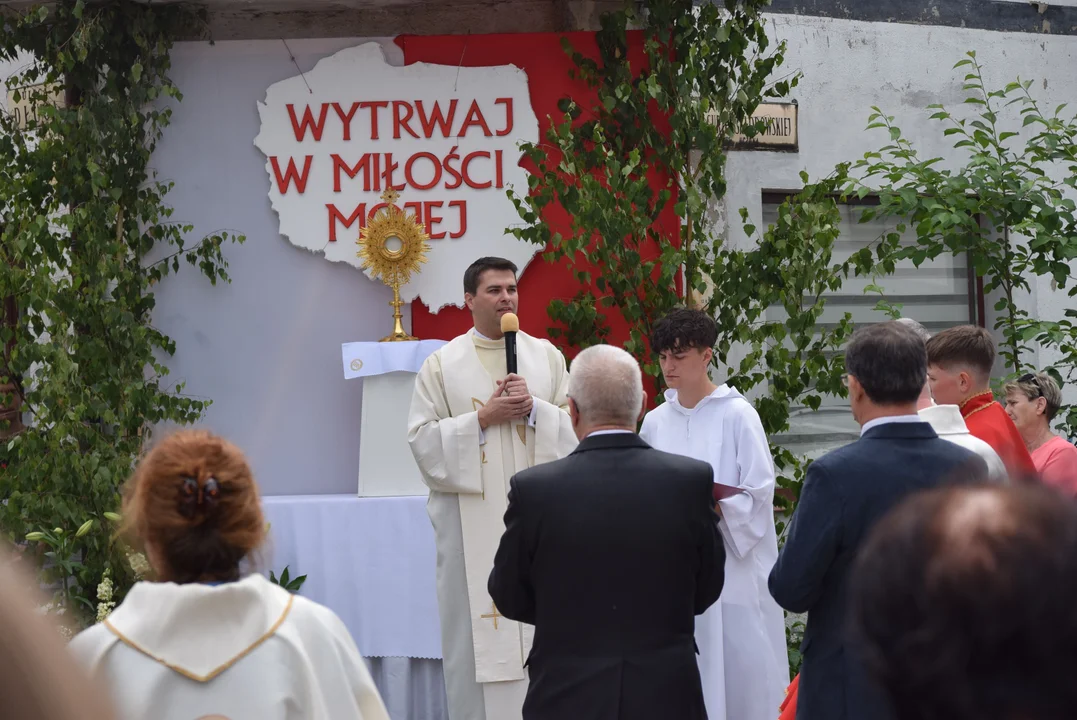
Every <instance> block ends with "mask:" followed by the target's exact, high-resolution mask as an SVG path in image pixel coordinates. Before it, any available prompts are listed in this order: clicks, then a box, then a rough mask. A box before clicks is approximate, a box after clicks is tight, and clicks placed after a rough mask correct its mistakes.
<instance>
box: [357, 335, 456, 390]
mask: <svg viewBox="0 0 1077 720" xmlns="http://www.w3.org/2000/svg"><path fill="white" fill-rule="evenodd" d="M444 344H445V341H444V340H413V341H410V342H350V343H344V344H342V345H341V346H340V352H341V359H342V360H343V361H344V379H345V380H351V379H352V378H358V377H370V376H372V375H384V374H385V373H391V372H410V373H417V372H419V370H420V369H421V368H422V366H423V361H424V360H426V358H428V357H430V356H431V355H433V354H434V351H436V350H437V349H438V348H440V347H441V346H442V345H444Z"/></svg>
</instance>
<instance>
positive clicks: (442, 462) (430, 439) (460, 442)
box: [408, 353, 483, 494]
mask: <svg viewBox="0 0 1077 720" xmlns="http://www.w3.org/2000/svg"><path fill="white" fill-rule="evenodd" d="M482 443H483V438H482V431H481V428H480V427H479V413H478V412H477V411H472V412H468V413H464V414H463V415H460V416H459V417H452V414H451V412H450V410H449V400H448V398H447V397H446V395H445V385H444V377H443V376H442V372H441V354H440V353H434V354H433V355H431V356H430V357H428V358H427V359H426V362H424V363H423V367H422V369H421V370H419V374H418V375H417V376H416V378H415V393H414V394H413V395H412V398H411V411H410V413H409V414H408V445H410V446H411V452H412V455H414V456H415V463H416V464H417V465H418V466H419V472H420V474H421V475H422V478H423V482H424V483H426V485H427V486H428V487H429V488H430V489H431V490H437V491H438V492H449V493H472V494H478V493H481V492H482V467H481V466H482V447H481V445H482Z"/></svg>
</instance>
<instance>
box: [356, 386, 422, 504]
mask: <svg viewBox="0 0 1077 720" xmlns="http://www.w3.org/2000/svg"><path fill="white" fill-rule="evenodd" d="M362 382H363V414H362V425H361V426H360V431H359V496H360V497H388V496H401V495H426V494H427V492H428V490H427V487H426V485H424V484H423V481H422V477H421V476H420V474H419V468H418V466H417V465H416V464H415V458H414V457H413V456H412V454H411V448H410V447H408V410H409V409H410V408H411V395H412V392H413V390H414V389H415V373H413V372H390V373H385V374H383V375H371V376H367V377H364V378H363V380H362Z"/></svg>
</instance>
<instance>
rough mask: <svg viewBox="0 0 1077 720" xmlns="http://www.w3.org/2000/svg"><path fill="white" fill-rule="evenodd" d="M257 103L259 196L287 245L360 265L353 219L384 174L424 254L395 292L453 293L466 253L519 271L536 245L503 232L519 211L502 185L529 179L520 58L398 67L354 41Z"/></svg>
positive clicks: (452, 297)
mask: <svg viewBox="0 0 1077 720" xmlns="http://www.w3.org/2000/svg"><path fill="white" fill-rule="evenodd" d="M258 114H259V116H260V118H261V129H260V131H259V134H258V137H256V138H255V140H254V144H255V146H257V147H258V149H259V150H261V151H262V153H263V154H265V156H266V172H267V174H268V176H269V199H270V202H271V204H272V206H273V209H274V210H275V211H276V212H277V216H278V218H279V220H280V233H281V235H283V236H284V237H286V238H287V239H288V240H289V241H290V242H291V243H293V244H294V245H296V246H298V247H302V248H305V249H307V250H310V251H312V252H316V253H323V254H324V255H325V258H326V259H327V260H330V261H332V262H346V263H348V264H350V265H353V266H354V267H356V268H358V267H359V266H360V260H359V258H358V257H357V255H356V252H357V251H358V247H357V245H356V239H357V238H358V237H359V230H360V229H361V228H362V227H364V226H365V224H366V222H367V220H368V219H369V218H370V217H372V216H373V215H374V213H376V212H378V211H379V210H380V209H382V207H384V205H383V204H382V201H381V199H380V196H381V194H382V193H383V192H384V191H385V190H386V189H388V188H389V187H394V188H395V189H396V190H397V191H398V192H399V193H400V199H399V200H398V201H397V205H398V206H399V207H401V208H403V209H404V210H405V211H406V212H409V213H413V214H415V215H416V216H417V217H418V218H419V219H420V221H421V222H423V223H424V224H425V225H426V228H427V232H428V233H429V235H430V247H431V249H430V252H429V253H428V255H427V257H428V263H427V264H426V265H425V266H424V267H423V269H422V272H420V273H419V274H418V275H415V276H413V278H412V280H411V281H410V282H409V283H408V284H407V285H405V286H403V287H402V288H401V298H402V299H403V300H404V301H405V302H410V301H412V300H415V299H416V298H419V299H421V300H422V302H423V303H424V304H426V305H427V306H428V307H430V309H431V310H435V311H436V310H437V309H439V308H442V307H445V306H448V305H456V306H462V305H463V288H462V286H461V281H462V278H463V274H464V270H466V269H467V266H468V265H470V264H471V263H472V261H474V260H475V259H476V258H479V257H482V256H484V255H498V256H501V257H505V258H508V259H510V260H512V261H513V262H515V263H516V264H517V265H518V266H519V268H520V270H521V271H522V270H523V268H524V267H525V266H526V265H527V264H528V263H529V262H530V260H531V259H532V258H533V257H534V255H535V254H536V253H537V252H538V251H539V250H540V248H538V247H537V246H535V245H533V244H531V243H528V242H524V241H521V240H517V239H516V238H514V237H512V236H511V235H507V234H506V233H505V228H506V227H509V226H511V225H515V224H517V223H519V221H520V220H519V216H518V215H517V213H516V210H515V208H514V207H513V205H512V202H511V201H510V200H509V199H508V197H507V195H506V191H507V190H508V188H509V187H510V186H515V187H516V188H517V189H518V191H519V192H526V188H527V173H526V172H525V171H524V170H523V169H522V168H521V167H520V166H519V162H520V158H521V156H522V153H521V152H520V149H519V144H520V143H521V142H525V141H528V142H534V141H536V140H537V139H538V121H537V120H536V118H535V114H534V112H533V110H532V109H531V100H530V95H529V92H528V85H527V76H526V75H525V74H524V72H523V71H522V70H520V69H519V68H516V67H513V66H511V65H506V66H496V67H458V66H450V65H431V64H427V63H415V64H412V65H406V66H403V67H396V66H392V65H389V64H387V63H386V62H385V56H384V53H383V51H382V49H381V46H380V45H379V44H378V43H373V42H372V43H366V44H364V45H360V46H357V47H353V48H348V49H345V50H342V51H340V52H338V53H337V54H335V55H332V56H330V57H328V58H325V59H323V60H322V61H320V62H319V63H318V64H317V65H316V66H315V67H314V69H313V70H311V71H310V72H308V73H305V74H304V75H302V76H301V75H298V74H297V75H296V76H295V77H292V78H288V79H287V80H282V81H281V82H278V83H275V84H273V85H271V86H270V87H269V89H268V90H267V91H266V99H265V102H263V103H258Z"/></svg>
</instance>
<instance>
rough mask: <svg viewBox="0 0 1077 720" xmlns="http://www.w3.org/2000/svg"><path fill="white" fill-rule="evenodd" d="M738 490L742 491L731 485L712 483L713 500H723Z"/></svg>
mask: <svg viewBox="0 0 1077 720" xmlns="http://www.w3.org/2000/svg"><path fill="white" fill-rule="evenodd" d="M739 492H744V490H742V489H740V488H739V487H735V486H733V485H723V484H722V483H714V502H718V501H719V500H725V499H726V498H727V497H733V496H734V495H736V494H737V493H739Z"/></svg>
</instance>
